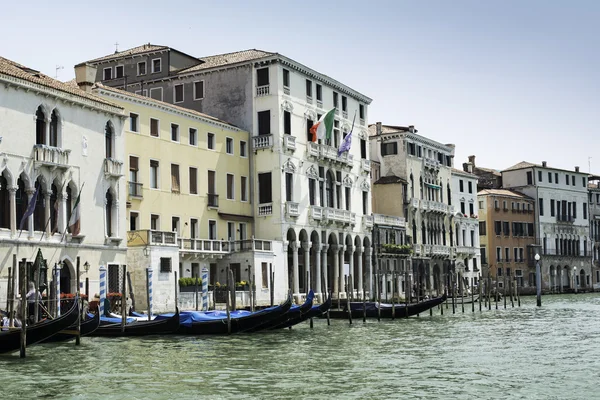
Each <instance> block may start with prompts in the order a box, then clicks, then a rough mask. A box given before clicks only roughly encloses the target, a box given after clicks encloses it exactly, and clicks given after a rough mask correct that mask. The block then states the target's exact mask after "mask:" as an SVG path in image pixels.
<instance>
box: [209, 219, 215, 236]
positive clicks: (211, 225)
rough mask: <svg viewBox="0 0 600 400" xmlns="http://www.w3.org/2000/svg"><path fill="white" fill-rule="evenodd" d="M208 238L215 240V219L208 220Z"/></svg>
mask: <svg viewBox="0 0 600 400" xmlns="http://www.w3.org/2000/svg"><path fill="white" fill-rule="evenodd" d="M208 239H209V240H217V221H214V220H208Z"/></svg>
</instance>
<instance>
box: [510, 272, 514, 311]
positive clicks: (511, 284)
mask: <svg viewBox="0 0 600 400" xmlns="http://www.w3.org/2000/svg"><path fill="white" fill-rule="evenodd" d="M514 284H515V279H514V278H513V277H512V276H511V277H510V305H511V307H512V308H515V298H514V294H515V293H514V291H515V288H514Z"/></svg>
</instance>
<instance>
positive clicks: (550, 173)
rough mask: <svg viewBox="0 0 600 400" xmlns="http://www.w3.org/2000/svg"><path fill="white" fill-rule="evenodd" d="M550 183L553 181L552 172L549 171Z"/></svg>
mask: <svg viewBox="0 0 600 400" xmlns="http://www.w3.org/2000/svg"><path fill="white" fill-rule="evenodd" d="M548 183H552V172H548Z"/></svg>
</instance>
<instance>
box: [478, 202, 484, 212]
mask: <svg viewBox="0 0 600 400" xmlns="http://www.w3.org/2000/svg"><path fill="white" fill-rule="evenodd" d="M479 209H480V210H483V201H480V202H479Z"/></svg>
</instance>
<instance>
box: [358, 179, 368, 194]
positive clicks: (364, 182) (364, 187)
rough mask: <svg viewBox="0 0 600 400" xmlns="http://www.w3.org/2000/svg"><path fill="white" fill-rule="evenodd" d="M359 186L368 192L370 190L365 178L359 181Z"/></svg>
mask: <svg viewBox="0 0 600 400" xmlns="http://www.w3.org/2000/svg"><path fill="white" fill-rule="evenodd" d="M360 188H361V189H362V190H363V191H365V192H368V191H369V190H371V185H370V184H369V182H367V180H366V179H364V180H363V181H362V182H361V183H360Z"/></svg>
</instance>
